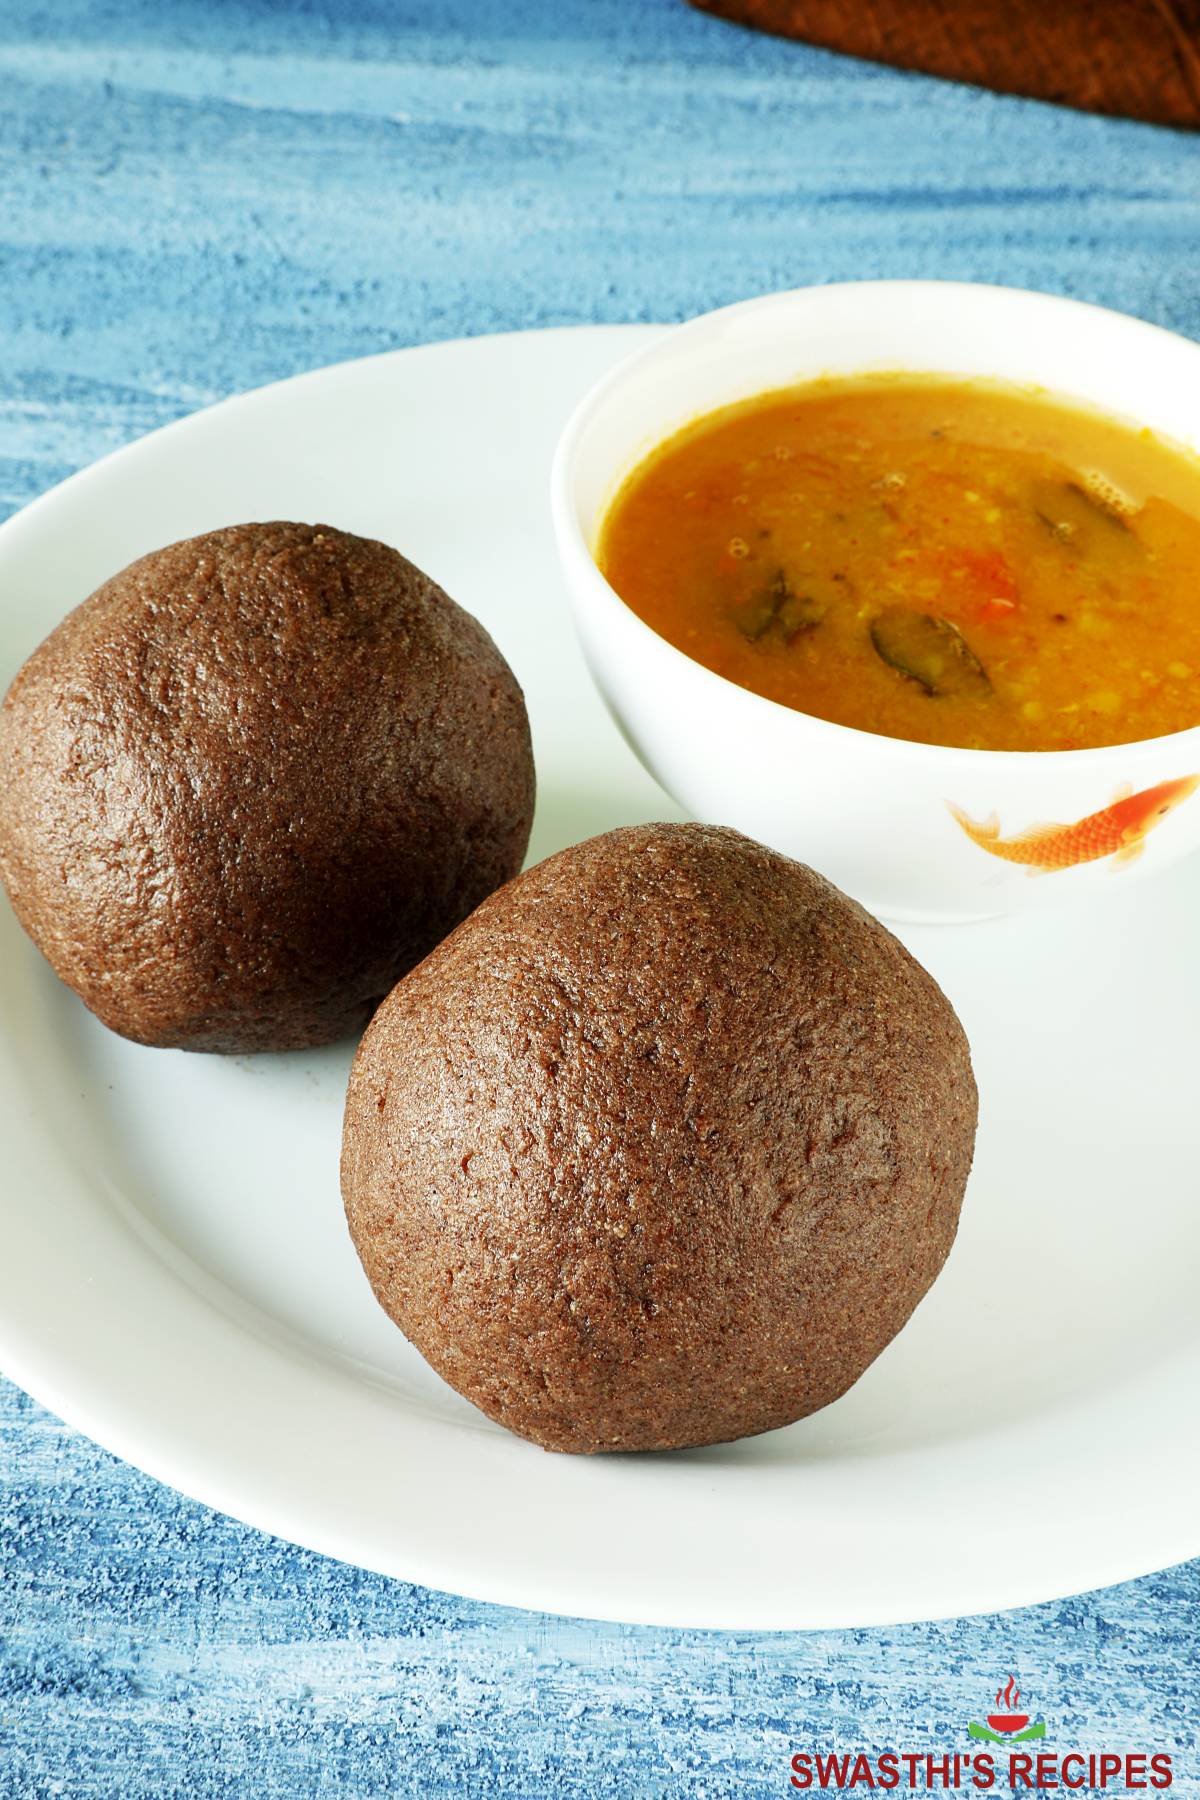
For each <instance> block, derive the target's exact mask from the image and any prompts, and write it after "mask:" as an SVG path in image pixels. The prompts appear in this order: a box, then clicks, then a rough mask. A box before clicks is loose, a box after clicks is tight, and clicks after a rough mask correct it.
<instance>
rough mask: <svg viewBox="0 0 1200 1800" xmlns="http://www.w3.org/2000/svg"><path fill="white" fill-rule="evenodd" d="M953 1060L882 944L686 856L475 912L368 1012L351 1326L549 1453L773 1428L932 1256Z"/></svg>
mask: <svg viewBox="0 0 1200 1800" xmlns="http://www.w3.org/2000/svg"><path fill="white" fill-rule="evenodd" d="M975 1119H976V1093H975V1083H974V1080H973V1077H972V1073H971V1064H970V1057H969V1053H968V1048H967V1042H966V1038H965V1036H964V1034H963V1031H962V1027H961V1026H960V1024H959V1022H958V1019H957V1017H956V1016H955V1013H954V1011H953V1008H952V1007H951V1006H950V1003H949V1002H948V1001H947V999H946V998H945V996H944V995H943V994H942V992H941V990H940V989H939V988H938V987H937V985H936V983H935V982H934V981H933V979H932V978H931V977H930V976H929V975H928V974H927V973H926V972H925V970H924V969H922V968H921V966H920V965H919V964H918V963H917V962H915V961H914V960H913V958H912V957H911V956H910V955H909V954H908V952H907V951H906V950H905V949H904V948H903V947H902V945H900V944H899V943H898V942H897V941H896V939H895V938H894V937H892V936H891V934H890V933H889V932H888V931H886V930H885V929H884V927H883V926H882V925H880V924H879V923H878V921H877V920H875V919H873V918H872V917H871V916H870V915H869V914H868V913H866V912H864V911H863V909H862V908H861V907H859V906H857V905H855V904H854V903H853V902H852V901H850V900H848V899H846V897H845V896H844V895H843V894H841V893H840V892H839V891H838V890H837V889H836V888H834V887H832V886H831V885H830V884H829V883H828V882H827V881H825V880H823V879H822V877H821V876H819V875H816V874H814V873H813V871H812V870H811V869H808V868H805V867H804V866H803V865H802V864H799V863H795V862H792V861H790V860H789V859H787V858H786V857H783V856H780V855H778V854H776V853H775V852H774V851H771V850H768V849H766V848H764V847H763V846H762V845H760V844H756V843H753V842H752V841H751V840H750V839H748V838H745V837H742V836H741V835H740V834H739V833H737V832H734V831H729V830H724V829H721V828H718V827H714V826H706V825H648V826H642V827H638V828H635V829H631V830H623V831H614V832H610V833H608V834H607V835H606V836H604V837H598V838H593V839H591V840H590V841H589V842H587V843H583V844H578V845H576V846H575V847H574V848H573V849H570V850H565V851H563V852H562V853H561V854H560V855H558V856H554V857H551V858H550V859H549V860H548V861H547V862H543V863H541V864H540V865H538V867H536V868H534V869H531V870H530V871H529V872H528V873H526V874H525V875H522V876H520V877H519V878H518V879H517V880H516V881H514V882H512V883H510V884H509V886H508V887H506V888H503V889H501V890H500V892H499V893H497V894H494V895H493V896H492V897H491V899H490V900H487V901H485V902H484V904H483V905H482V906H481V907H480V908H479V909H478V911H477V912H475V913H473V914H472V916H471V917H470V918H469V919H468V920H467V921H466V923H465V924H464V925H461V926H460V927H459V928H458V930H457V931H456V932H454V933H453V935H452V936H450V937H449V938H447V939H446V941H445V942H444V943H443V944H441V945H439V947H438V949H437V950H435V951H434V953H433V955H432V956H430V957H428V958H427V959H426V961H425V962H424V963H422V964H421V966H420V968H418V969H416V970H414V971H413V973H412V974H411V975H409V976H408V978H407V979H406V980H404V981H402V982H401V983H400V985H399V986H398V987H397V988H396V990H395V991H394V993H392V994H391V995H390V997H389V998H388V999H387V1000H386V1001H385V1002H384V1004H383V1005H382V1006H381V1008H380V1009H379V1011H378V1013H377V1014H376V1015H375V1018H374V1020H373V1021H372V1024H371V1027H370V1029H369V1030H368V1032H367V1034H366V1037H365V1038H364V1040H363V1042H362V1045H361V1046H360V1048H359V1052H358V1056H357V1058H356V1060H355V1063H354V1068H353V1071H352V1074H351V1078H350V1089H349V1095H348V1099H347V1106H346V1120H345V1134H344V1141H343V1153H342V1188H343V1195H344V1199H345V1204H346V1212H347V1217H348V1221H349V1225H350V1231H351V1234H352V1236H353V1239H354V1242H355V1245H356V1246H357V1249H358V1252H359V1255H360V1257H361V1258H362V1262H363V1265H364V1267H365V1269H366V1273H367V1275H368V1277H369V1279H370V1282H371V1285H372V1287H373V1288H374V1291H375V1294H376V1297H377V1298H378V1300H379V1301H380V1303H381V1305H382V1306H383V1307H384V1309H385V1310H386V1311H387V1312H388V1313H389V1314H390V1316H391V1317H392V1319H393V1320H394V1321H395V1322H396V1324H397V1325H399V1326H400V1328H401V1330H402V1331H404V1332H405V1334H406V1335H407V1336H408V1337H409V1338H410V1339H411V1341H412V1342H413V1343H414V1344H415V1345H416V1347H417V1349H418V1350H420V1351H421V1352H422V1354H423V1355H424V1356H425V1357H426V1358H427V1359H428V1361H429V1362H430V1363H431V1364H432V1365H433V1367H434V1368H435V1369H436V1370H437V1371H438V1373H439V1374H440V1375H442V1376H444V1377H445V1379H446V1380H447V1381H448V1382H450V1383H451V1384H452V1386H454V1387H455V1388H457V1389H458V1390H459V1392H460V1393H462V1394H465V1395H466V1396H467V1397H468V1398H469V1399H470V1400H473V1401H474V1402H475V1404H476V1405H477V1406H479V1407H481V1408H482V1410H483V1411H484V1412H485V1413H487V1414H489V1415H490V1416H491V1417H492V1418H493V1419H497V1420H499V1421H500V1422H501V1423H502V1424H504V1425H506V1426H508V1427H509V1428H510V1429H511V1430H513V1431H515V1432H518V1433H520V1435H521V1436H523V1437H528V1438H532V1439H534V1440H535V1441H536V1442H537V1443H539V1444H543V1445H545V1446H546V1447H547V1448H548V1449H553V1450H574V1451H596V1450H657V1449H666V1448H670V1447H674V1446H679V1445H687V1444H709V1443H716V1442H719V1441H722V1440H726V1439H732V1438H738V1437H743V1436H746V1435H748V1434H750V1433H752V1432H759V1431H768V1430H770V1429H771V1428H772V1427H774V1426H780V1425H786V1424H788V1423H790V1422H791V1421H792V1420H795V1419H799V1418H802V1417H803V1416H804V1415H805V1414H806V1413H811V1412H813V1411H815V1410H816V1409H817V1408H818V1407H822V1406H826V1405H828V1404H829V1402H830V1401H831V1400H836V1399H837V1397H838V1396H839V1395H840V1394H843V1393H845V1391H846V1389H847V1388H848V1387H849V1386H850V1385H851V1383H852V1382H854V1381H856V1380H857V1379H858V1377H859V1376H860V1375H861V1374H862V1372H863V1370H864V1369H865V1368H866V1367H867V1366H868V1364H869V1363H871V1362H873V1361H874V1359H875V1357H877V1356H878V1355H879V1353H880V1351H881V1350H883V1349H884V1347H885V1346H886V1345H887V1344H888V1343H889V1342H890V1340H891V1339H892V1338H893V1337H894V1336H895V1334H896V1333H897V1332H898V1331H899V1330H900V1328H901V1326H902V1325H903V1324H904V1323H905V1321H906V1319H907V1318H908V1317H909V1315H910V1313H911V1312H912V1310H913V1308H914V1307H915V1306H916V1304H917V1302H918V1301H919V1300H920V1299H921V1297H922V1295H923V1294H924V1293H925V1291H926V1289H927V1288H928V1287H929V1285H930V1283H931V1282H932V1281H933V1279H934V1277H935V1276H936V1275H937V1273H938V1270H939V1269H940V1268H941V1266H942V1263H943V1261H944V1260H945V1257H946V1254H947V1252H948V1251H949V1249H950V1245H951V1243H952V1241H953V1238H954V1233H955V1230H956V1227H957V1223H958V1214H959V1206H960V1203H961V1201H962V1195H963V1188H964V1185H965V1183H966V1179H967V1173H968V1170H969V1169H970V1165H971V1155H972V1148H973V1144H974V1136H975Z"/></svg>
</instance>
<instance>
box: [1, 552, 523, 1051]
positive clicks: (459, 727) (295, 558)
mask: <svg viewBox="0 0 1200 1800" xmlns="http://www.w3.org/2000/svg"><path fill="white" fill-rule="evenodd" d="M533 786H534V782H533V762H532V757H531V753H530V743H529V726H528V721H527V719H526V715H525V706H524V702H523V700H522V697H521V691H520V689H519V687H518V686H517V683H516V681H515V680H514V678H513V675H512V672H511V671H510V669H509V667H508V665H507V663H506V662H505V661H504V659H503V657H502V656H501V655H500V652H499V651H498V650H497V648H496V646H495V644H493V642H492V640H491V639H490V638H489V637H488V635H487V633H486V632H485V631H484V629H483V627H482V626H481V625H480V624H479V623H478V622H477V620H475V619H473V618H472V617H471V616H470V615H469V614H468V613H465V612H463V611H462V609H461V608H460V607H458V606H456V605H455V604H454V603H453V601H451V600H450V599H448V597H447V596H446V595H445V594H444V593H443V592H442V590H441V589H440V588H439V587H438V586H437V585H436V583H434V582H433V581H431V580H430V579H429V578H428V576H426V575H423V574H422V573H421V571H420V570H419V569H417V568H415V567H414V566H413V564H412V563H410V562H408V561H407V560H406V559H405V558H404V557H403V556H401V555H399V554H398V552H397V551H395V550H392V549H390V548H389V547H388V546H387V545H386V544H381V543H376V542H373V541H372V540H370V539H366V538H359V537H352V536H350V535H349V534H347V533H346V532H342V531H335V530H333V529H332V528H331V527H329V526H327V525H317V526H312V525H296V524H263V525H236V526H232V527H230V528H229V529H228V530H225V531H214V532H209V533H207V534H206V535H205V536H203V537H196V538H191V539H189V540H188V541H186V542H184V543H178V544H172V545H170V546H169V547H168V548H167V549H165V550H157V551H155V552H153V553H152V554H151V555H149V556H144V557H142V558H141V559H140V561H138V562H135V563H133V564H131V565H130V567H129V568H127V569H125V570H123V571H122V572H121V573H120V574H119V575H116V576H114V577H113V579H112V580H111V581H108V582H106V583H105V585H104V586H103V587H102V588H100V589H99V590H98V591H97V592H96V593H95V594H93V595H92V596H91V598H90V599H89V600H85V601H84V603H83V604H82V605H81V606H79V607H78V608H77V609H76V610H75V611H74V612H73V613H71V614H70V616H69V617H68V618H67V619H65V620H64V621H63V623H62V624H61V625H60V626H59V627H58V628H57V630H56V631H54V632H52V633H51V635H50V636H49V637H48V638H47V639H46V641H45V642H44V643H43V644H42V645H41V647H40V648H39V649H38V650H35V652H34V653H33V655H32V656H31V657H30V658H29V660H28V662H26V663H25V665H24V667H23V668H22V669H21V670H20V671H19V673H18V674H17V677H16V679H15V680H14V682H13V684H12V686H11V688H10V689H9V692H8V695H7V698H6V699H5V701H4V705H3V708H2V709H0V874H2V875H3V879H4V883H5V886H6V887H7V889H8V893H9V897H10V899H11V901H12V904H13V907H14V909H15V911H16V914H17V917H18V918H19V919H20V921H21V923H22V925H23V926H24V927H25V929H26V931H27V932H28V933H29V935H30V937H32V938H33V940H34V942H35V943H36V944H37V945H38V946H39V947H40V948H41V949H42V951H43V952H44V953H45V955H46V957H47V958H48V959H49V961H50V963H51V964H52V966H53V967H54V969H55V970H56V971H57V973H58V974H59V975H60V976H61V977H62V979H63V980H64V981H65V982H67V983H68V985H69V986H70V987H72V988H74V989H75V991H76V993H77V994H78V995H79V996H80V998H81V999H82V1000H83V1001H84V1003H85V1004H86V1005H87V1006H89V1007H90V1008H91V1010H92V1011H93V1012H94V1013H95V1014H96V1015H97V1016H98V1017H99V1018H100V1019H102V1020H103V1021H104V1023H105V1024H106V1025H109V1026H111V1027H112V1028H113V1030H114V1031H119V1032H121V1033H122V1034H123V1035H124V1036H125V1037H129V1038H135V1039H137V1040H138V1041H139V1042H140V1043H144V1044H157V1045H164V1046H167V1045H171V1046H177V1047H179V1048H182V1049H188V1050H223V1051H254V1050H286V1049H294V1048H299V1047H303V1046H308V1045H314V1044H321V1043H325V1042H327V1041H329V1040H332V1039H335V1038H338V1037H340V1036H342V1035H344V1034H346V1033H349V1032H353V1031H358V1030H361V1028H362V1026H363V1025H364V1024H365V1023H366V1021H367V1019H368V1018H369V1017H370V1014H371V1012H372V1010H373V1008H374V1007H375V1005H376V1004H377V1003H378V1001H379V1000H380V999H382V998H383V996H384V995H385V994H387V993H388V992H389V990H390V989H391V988H392V987H393V986H394V984H395V982H396V981H397V980H398V979H399V977H400V976H401V975H403V974H404V972H405V971H406V970H407V969H409V968H411V967H412V966H413V964H414V963H416V962H419V961H420V959H421V958H422V957H423V956H424V955H425V954H426V953H427V952H428V951H429V950H431V949H432V948H433V946H434V945H435V944H436V943H437V942H438V941H439V939H441V938H442V937H444V936H445V935H446V933H447V932H448V931H450V930H451V929H452V928H453V927H454V926H455V925H457V924H458V923H459V921H460V920H461V919H464V918H465V917H466V916H467V914H468V913H469V912H470V911H471V909H472V908H473V907H474V906H476V905H478V903H479V901H480V900H482V899H483V898H484V897H485V895H487V894H489V893H491V891H492V890H493V889H494V888H496V887H497V886H499V885H500V883H502V882H504V881H507V880H508V879H509V877H510V876H512V875H514V874H515V873H516V871H517V870H518V869H519V868H520V866H521V861H522V858H523V856H524V853H525V847H526V844H527V841H528V837H529V827H530V822H531V819H532V814H533Z"/></svg>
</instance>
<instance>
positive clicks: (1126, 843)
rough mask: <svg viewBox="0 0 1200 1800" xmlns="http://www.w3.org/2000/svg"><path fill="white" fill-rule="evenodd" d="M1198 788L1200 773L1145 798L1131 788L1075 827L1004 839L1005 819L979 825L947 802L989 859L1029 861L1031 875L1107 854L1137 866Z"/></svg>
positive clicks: (1145, 792)
mask: <svg viewBox="0 0 1200 1800" xmlns="http://www.w3.org/2000/svg"><path fill="white" fill-rule="evenodd" d="M1198 787H1200V775H1180V776H1179V777H1177V779H1176V780H1174V781H1160V782H1159V783H1158V784H1157V786H1156V787H1150V788H1143V789H1142V791H1141V793H1140V794H1135V793H1134V792H1133V791H1132V789H1130V788H1128V787H1125V788H1122V789H1121V790H1120V792H1119V793H1117V794H1116V795H1115V796H1114V798H1113V801H1112V804H1111V805H1110V806H1106V807H1104V809H1103V810H1102V811H1101V812H1094V813H1089V814H1088V816H1087V817H1086V818H1085V819H1078V820H1077V821H1076V822H1075V824H1074V825H1031V826H1030V827H1029V828H1028V830H1026V831H1020V832H1018V833H1017V834H1016V836H1015V837H1007V838H1006V837H1001V835H1000V821H999V819H998V818H997V816H996V814H995V813H993V814H992V816H991V818H990V819H985V820H984V822H983V823H982V824H978V823H977V822H976V821H975V820H974V819H972V818H969V817H968V815H967V814H966V813H965V812H963V810H962V808H961V807H958V806H955V805H953V803H952V802H950V801H947V802H946V804H947V806H948V807H949V809H950V814H951V816H952V818H954V819H955V820H956V821H957V823H958V824H959V825H960V826H961V827H962V829H963V831H964V832H965V833H966V835H967V836H968V837H969V838H970V840H971V842H972V843H973V844H978V846H979V848H980V849H981V850H986V851H987V853H988V855H989V856H999V857H1002V858H1003V859H1004V861H1005V862H1012V863H1024V864H1025V865H1026V867H1027V868H1028V870H1029V873H1030V874H1031V875H1048V874H1055V873H1057V872H1058V871H1060V870H1062V869H1074V868H1078V867H1079V865H1080V864H1081V863H1089V862H1099V861H1100V860H1101V858H1103V857H1105V856H1111V857H1112V858H1113V866H1114V867H1118V866H1120V865H1122V864H1125V863H1131V862H1135V861H1136V860H1137V858H1138V857H1139V856H1140V855H1141V854H1142V851H1143V849H1144V848H1145V844H1146V838H1147V836H1148V835H1149V833H1150V832H1151V831H1153V830H1154V827H1155V826H1156V825H1160V824H1161V823H1162V821H1163V820H1164V819H1165V818H1166V816H1167V814H1168V813H1169V812H1173V811H1174V809H1175V808H1176V807H1177V806H1180V805H1182V803H1183V802H1184V801H1185V800H1186V799H1188V798H1189V796H1190V795H1192V794H1194V793H1195V791H1196V789H1197V788H1198Z"/></svg>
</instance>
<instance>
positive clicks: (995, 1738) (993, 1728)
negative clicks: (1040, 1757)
mask: <svg viewBox="0 0 1200 1800" xmlns="http://www.w3.org/2000/svg"><path fill="white" fill-rule="evenodd" d="M1020 1700H1021V1690H1020V1688H1019V1687H1018V1686H1017V1685H1016V1683H1015V1682H1014V1680H1013V1678H1012V1676H1011V1675H1010V1676H1009V1678H1008V1680H1007V1681H1006V1682H1005V1684H1004V1686H1003V1687H1002V1688H998V1689H997V1691H996V1710H995V1712H991V1713H989V1714H988V1715H987V1724H986V1725H980V1724H979V1723H978V1721H977V1720H975V1719H972V1720H971V1721H970V1723H969V1724H968V1726H967V1733H968V1736H970V1737H973V1738H978V1739H979V1740H980V1741H981V1742H982V1743H985V1744H1027V1743H1029V1741H1030V1740H1031V1739H1032V1738H1044V1737H1045V1735H1046V1721H1045V1720H1044V1719H1038V1720H1037V1721H1036V1723H1035V1724H1033V1725H1031V1724H1030V1723H1029V1714H1028V1713H1023V1712H1018V1711H1017V1707H1018V1706H1019V1704H1020Z"/></svg>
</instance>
